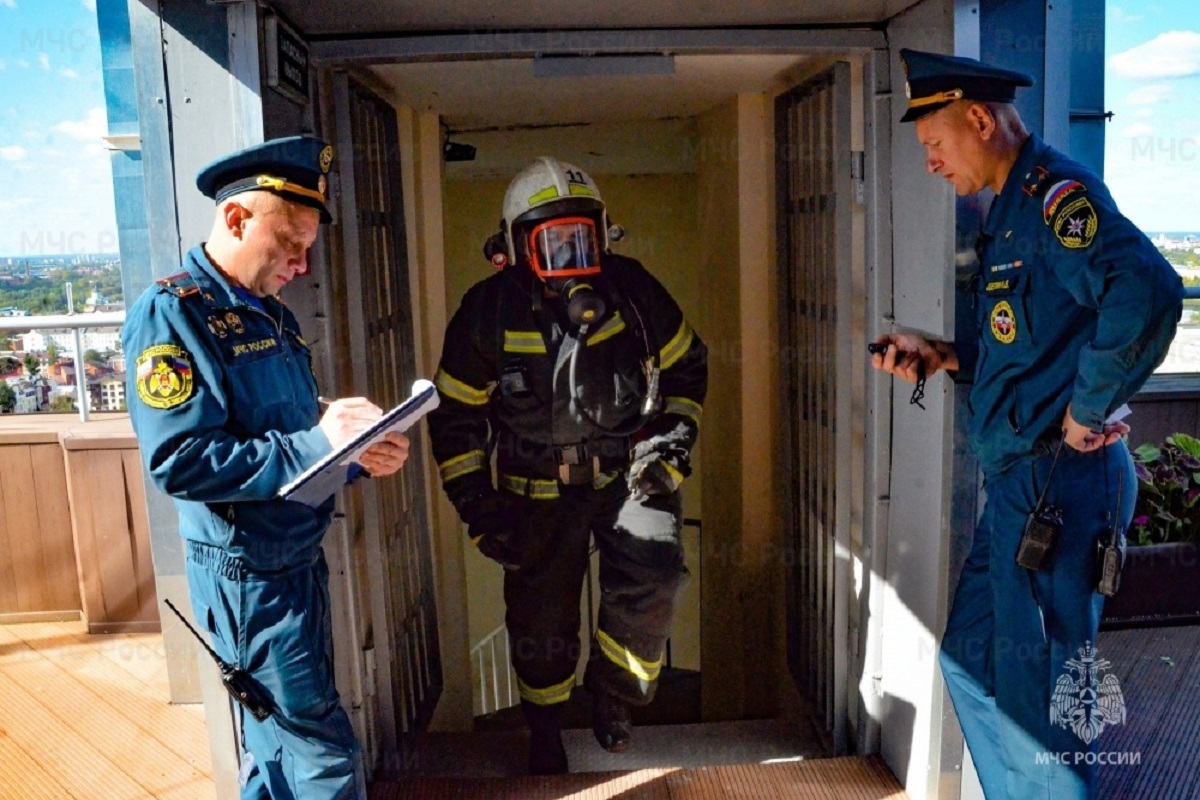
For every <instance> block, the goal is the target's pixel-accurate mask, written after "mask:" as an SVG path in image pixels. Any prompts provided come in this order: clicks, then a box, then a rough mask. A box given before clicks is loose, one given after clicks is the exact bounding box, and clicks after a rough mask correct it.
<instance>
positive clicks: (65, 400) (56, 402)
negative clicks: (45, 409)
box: [50, 394, 76, 412]
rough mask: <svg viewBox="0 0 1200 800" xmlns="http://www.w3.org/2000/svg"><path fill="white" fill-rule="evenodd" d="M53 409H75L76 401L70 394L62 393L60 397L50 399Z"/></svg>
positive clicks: (51, 408) (60, 410)
mask: <svg viewBox="0 0 1200 800" xmlns="http://www.w3.org/2000/svg"><path fill="white" fill-rule="evenodd" d="M50 410H51V411H59V412H63V411H75V410H76V409H75V401H74V400H73V399H72V398H71V396H70V395H65V394H60V395H59V396H58V397H56V398H54V399H53V400H51V401H50Z"/></svg>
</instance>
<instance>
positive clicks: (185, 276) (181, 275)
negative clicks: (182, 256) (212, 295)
mask: <svg viewBox="0 0 1200 800" xmlns="http://www.w3.org/2000/svg"><path fill="white" fill-rule="evenodd" d="M155 283H156V284H158V285H159V286H161V287H162V288H163V289H164V290H166V291H168V292H170V293H171V294H173V295H175V296H176V297H187V296H189V295H193V294H196V293H197V292H199V291H200V287H199V286H197V285H196V279H195V278H193V277H192V276H191V274H189V273H188V271H187V270H180V271H179V272H176V273H175V274H174V275H168V276H167V277H165V278H159V279H158V280H156V281H155Z"/></svg>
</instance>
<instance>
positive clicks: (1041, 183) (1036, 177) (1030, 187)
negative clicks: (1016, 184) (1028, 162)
mask: <svg viewBox="0 0 1200 800" xmlns="http://www.w3.org/2000/svg"><path fill="white" fill-rule="evenodd" d="M1049 182H1050V170H1048V169H1046V168H1045V167H1043V166H1042V165H1041V164H1038V165H1037V166H1036V167H1034V168H1033V169H1032V170H1030V171H1029V172H1028V173H1026V174H1025V180H1023V181H1021V191H1023V192H1024V193H1025V194H1027V195H1029V196H1030V197H1038V196H1039V195H1041V193H1042V192H1043V191H1045V189H1046V184H1047V183H1049Z"/></svg>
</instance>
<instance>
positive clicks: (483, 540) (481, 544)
mask: <svg viewBox="0 0 1200 800" xmlns="http://www.w3.org/2000/svg"><path fill="white" fill-rule="evenodd" d="M515 536H516V532H515V531H513V530H512V529H507V530H501V531H494V532H491V533H485V534H483V535H482V536H481V537H480V538H479V539H478V540H477V541H476V542H475V545H476V546H477V547H478V548H479V552H481V553H483V554H484V555H485V556H487V557H488V558H490V559H491V560H492V561H495V562H496V563H497V564H499V565H500V566H502V567H504V568H505V569H506V570H509V571H510V572H515V571H517V570H519V569H520V568H521V557H522V556H523V555H524V554H523V553H522V552H521V550H520V549H519V548H517V547H515V546H514V545H513V541H512V540H513V539H514V538H515Z"/></svg>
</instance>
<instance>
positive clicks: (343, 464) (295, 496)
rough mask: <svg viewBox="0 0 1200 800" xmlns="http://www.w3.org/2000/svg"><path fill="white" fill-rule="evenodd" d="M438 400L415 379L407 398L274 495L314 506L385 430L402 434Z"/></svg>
mask: <svg viewBox="0 0 1200 800" xmlns="http://www.w3.org/2000/svg"><path fill="white" fill-rule="evenodd" d="M440 400H441V398H439V397H438V393H437V389H436V388H435V387H434V385H433V383H431V382H430V381H427V380H425V379H423V378H422V379H421V380H418V381H415V382H414V383H413V385H412V396H411V397H409V398H408V399H407V400H405V401H404V402H403V403H401V404H400V405H398V406H396V407H395V408H393V409H392V410H391V411H389V412H387V413H386V414H384V415H383V416H382V417H380V418H379V419H378V420H377V421H376V422H375V423H374V424H373V425H371V427H369V428H367V429H366V430H365V431H363V432H362V433H360V434H359V435H358V436H355V437H354V438H353V439H351V440H350V441H349V442H346V443H345V444H344V445H342V446H341V447H339V448H338V449H336V450H334V451H333V452H332V453H330V454H329V455H327V456H325V457H324V458H322V459H321V460H320V461H318V462H317V463H315V464H313V465H312V466H311V467H309V468H308V469H306V470H304V472H303V473H301V474H300V476H299V477H297V478H296V479H295V480H294V481H292V482H291V483H289V484H287V485H286V486H284V487H283V488H282V489H280V490H279V493H278V495H277V496H278V497H280V498H281V499H283V500H294V501H296V502H298V503H304V504H305V505H307V506H311V507H313V508H316V507H317V506H319V505H321V504H322V503H324V502H325V501H326V500H328V499H329V497H330V496H331V495H333V494H334V492H336V491H337V490H338V489H340V488H342V487H343V486H345V485H346V484H347V483H349V482H350V480H352V479H353V477H355V475H353V474H352V473H351V470H352V469H353V468H354V467H355V466H356V465H358V459H359V457H360V456H361V455H362V454H363V453H364V452H365V451H366V450H367V448H369V447H370V446H371V445H373V444H375V443H376V442H378V441H380V440H382V439H383V437H384V435H386V434H387V433H390V432H392V431H395V432H396V433H404V432H405V431H407V430H408V429H409V428H411V427H412V426H413V425H414V424H416V422H417V421H418V420H419V419H421V417H423V416H425V415H426V414H428V413H429V412H430V411H432V410H433V409H435V408H437V407H438V403H439V402H440Z"/></svg>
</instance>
